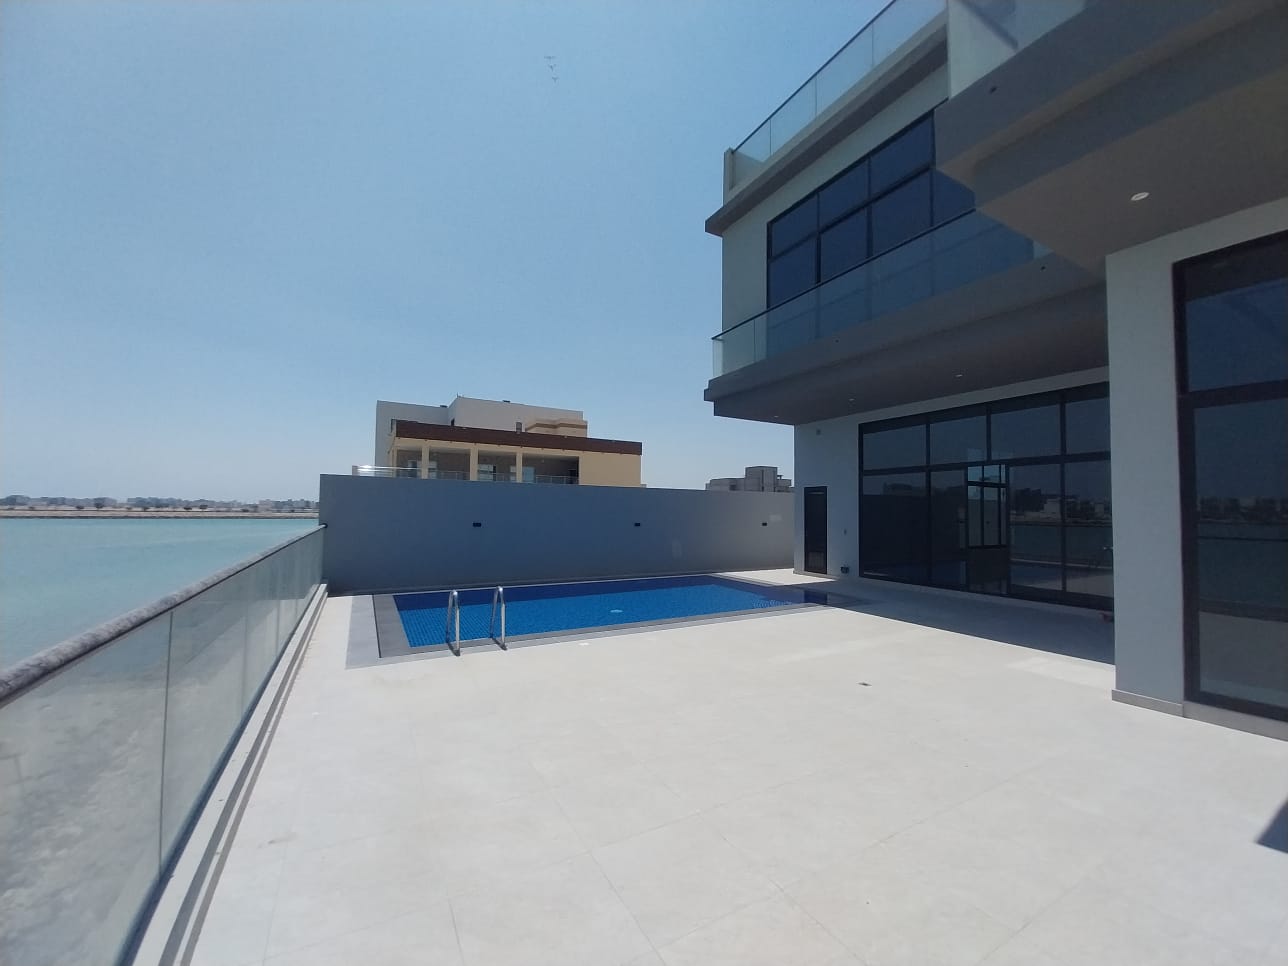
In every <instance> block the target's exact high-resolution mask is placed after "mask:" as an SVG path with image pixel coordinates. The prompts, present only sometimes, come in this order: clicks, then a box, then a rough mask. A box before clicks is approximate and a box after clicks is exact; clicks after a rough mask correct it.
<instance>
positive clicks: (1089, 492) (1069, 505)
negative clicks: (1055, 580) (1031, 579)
mask: <svg viewBox="0 0 1288 966" xmlns="http://www.w3.org/2000/svg"><path fill="white" fill-rule="evenodd" d="M1064 519H1065V543H1066V547H1065V588H1066V590H1068V592H1069V593H1071V594H1086V595H1092V596H1096V597H1112V596H1113V593H1114V566H1113V563H1114V558H1113V499H1112V497H1111V494H1110V489H1109V463H1108V461H1104V462H1101V461H1096V462H1089V463H1066V464H1065V465H1064Z"/></svg>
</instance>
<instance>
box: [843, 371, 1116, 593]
mask: <svg viewBox="0 0 1288 966" xmlns="http://www.w3.org/2000/svg"><path fill="white" fill-rule="evenodd" d="M1099 395H1104V396H1105V397H1108V395H1109V384H1108V383H1091V384H1086V385H1081V386H1073V387H1069V388H1066V389H1059V390H1053V391H1047V392H1041V393H1031V394H1028V395H1024V396H1011V397H1006V398H1003V399H995V400H990V401H988V402H986V403H975V404H972V405H968V406H955V407H952V408H950V409H939V410H932V411H930V412H925V413H917V414H913V415H910V416H900V417H896V418H893V419H885V420H878V421H875V422H870V423H863V424H861V425H860V426H859V427H858V437H859V440H858V444H859V445H858V474H859V487H858V489H859V493H858V499H859V563H858V572H859V576H861V577H866V578H869V579H872V580H890V581H893V582H896V583H907V584H915V585H918V586H926V587H944V586H947V585H945V584H943V583H936V582H935V581H934V563H935V557H934V549H935V548H934V543H933V527H932V525H931V524H930V523H929V522H928V523H927V525H926V532H925V533H924V534H923V535H922V537H923V540H924V559H925V560H926V573H925V575H923V578H922V579H918V580H905V579H902V578H897V577H889V576H883V575H880V574H872V573H869V572H868V571H867V568H866V566H865V563H864V554H863V540H864V537H863V532H864V527H863V510H862V499H863V481H864V478H865V477H867V476H884V475H888V474H894V473H903V474H913V473H923V474H924V478H925V484H924V492H925V494H926V499H927V501H928V503H927V512H926V519H927V521H929V520H930V519H931V514H932V513H933V506H932V505H931V504H930V503H929V501H930V500H931V499H932V487H931V479H932V475H933V474H934V473H938V472H943V471H955V470H960V471H961V472H962V480H963V485H969V484H968V483H967V480H966V470H967V468H968V467H971V466H980V465H988V466H993V465H1000V466H1003V467H1006V468H1007V473H1008V476H1009V468H1010V467H1012V466H1037V465H1052V464H1057V465H1058V466H1059V468H1060V494H1061V497H1060V590H1058V591H1050V590H1043V589H1041V588H1034V587H1026V586H1023V585H1020V586H1013V585H1012V584H1011V583H1010V579H1009V575H1008V579H1007V582H1006V589H1005V591H1004V592H1003V593H1002V596H1006V597H1015V598H1022V599H1026V600H1035V601H1042V602H1047V603H1060V604H1068V605H1072V606H1075V607H1086V608H1090V609H1095V610H1101V611H1112V610H1113V606H1114V601H1113V598H1112V597H1104V596H1101V595H1098V594H1085V593H1079V592H1076V591H1070V590H1069V589H1068V568H1069V547H1068V533H1067V531H1068V526H1069V518H1068V513H1067V509H1068V508H1067V506H1066V505H1065V504H1066V500H1065V495H1064V494H1065V467H1066V466H1068V465H1070V464H1074V463H1101V462H1103V463H1109V464H1111V465H1112V458H1111V455H1110V451H1109V450H1108V449H1105V450H1093V451H1088V452H1083V453H1069V452H1067V440H1066V432H1065V406H1066V405H1067V404H1068V403H1069V402H1077V401H1079V400H1082V399H1087V398H1092V397H1096V396H1099ZM1026 401H1030V402H1031V404H1032V405H1033V406H1035V407H1037V406H1046V405H1050V404H1051V403H1052V402H1053V401H1054V402H1056V403H1057V404H1058V410H1059V412H1058V429H1059V436H1060V445H1059V449H1058V450H1057V451H1056V452H1055V453H1051V454H1044V455H1040V456H1024V457H1016V458H1014V459H994V458H993V457H992V455H991V454H992V451H993V426H992V422H993V420H992V417H993V413H994V411H995V410H996V411H999V412H1003V411H1008V410H1014V409H1016V408H1024V403H1025V402H1026ZM980 412H983V413H984V414H985V415H986V417H987V418H986V419H985V423H984V425H985V439H984V444H985V450H984V456H983V458H981V459H979V460H954V461H950V462H932V461H931V455H932V454H931V449H930V427H931V424H932V423H937V422H943V421H946V420H951V419H954V418H959V417H961V416H969V415H976V414H978V413H980ZM914 425H921V427H922V429H923V432H924V433H925V440H924V443H923V449H924V452H925V454H926V462H924V463H921V464H919V465H905V466H882V467H880V468H873V469H866V468H865V467H864V444H865V437H866V436H867V435H868V434H869V433H877V432H881V431H883V430H887V429H896V428H906V427H908V426H914ZM1008 496H1009V494H1008ZM1111 500H1112V494H1111ZM1008 519H1009V516H1008ZM1112 526H1113V524H1112V518H1111V521H1110V527H1111V528H1112ZM1110 560H1111V561H1112V549H1111V550H1110ZM952 589H955V590H960V591H962V592H963V593H979V594H986V596H998V595H997V594H993V593H988V592H985V591H977V590H970V589H969V587H966V586H962V587H953V588H952Z"/></svg>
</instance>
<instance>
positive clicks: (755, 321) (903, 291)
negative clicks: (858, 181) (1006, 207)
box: [712, 211, 1035, 376]
mask: <svg viewBox="0 0 1288 966" xmlns="http://www.w3.org/2000/svg"><path fill="white" fill-rule="evenodd" d="M1034 257H1035V248H1034V245H1033V242H1032V241H1030V240H1029V239H1027V238H1025V237H1024V236H1023V235H1018V234H1016V233H1015V232H1013V231H1011V229H1009V228H1007V227H1005V226H1003V225H999V224H998V223H997V222H995V221H993V219H991V218H989V217H988V216H987V215H983V214H980V213H979V212H978V211H971V212H968V213H967V214H964V215H961V216H959V217H957V218H954V219H953V220H952V221H949V222H945V223H944V224H942V225H940V226H939V227H938V228H934V229H932V230H930V231H928V232H926V233H925V234H923V235H919V236H918V237H916V238H914V239H913V240H912V241H910V242H907V243H905V244H903V245H900V246H899V247H898V248H895V249H892V250H891V251H888V252H886V253H885V254H884V255H880V256H878V257H877V258H874V259H872V260H871V261H868V262H864V263H863V264H862V265H859V266H858V267H856V268H852V269H850V270H849V271H848V272H845V273H844V274H842V275H838V276H836V277H835V278H833V279H830V280H829V281H826V282H824V283H822V284H821V285H816V286H815V287H814V288H812V289H810V290H809V291H808V292H805V293H803V294H801V295H798V296H796V298H794V299H791V300H789V301H787V302H784V303H782V304H781V305H777V306H775V307H774V308H772V309H769V310H768V311H767V312H762V313H760V314H759V315H756V316H753V317H752V318H750V319H747V320H746V321H745V322H740V323H739V324H738V325H736V326H734V327H733V328H731V329H726V330H725V331H724V332H721V333H720V334H719V335H717V336H715V338H714V339H712V346H713V348H714V363H715V367H714V368H715V374H716V375H717V376H722V375H725V374H726V373H730V372H733V371H735V370H737V369H741V368H743V367H744V366H749V365H751V364H752V363H753V362H760V361H761V360H762V359H767V358H769V357H770V356H773V355H777V354H778V353H780V352H786V351H787V350H788V349H794V348H796V347H797V346H802V345H806V344H807V343H810V342H813V341H815V340H816V339H822V338H824V337H825V336H828V335H831V334H832V333H834V332H839V331H841V330H842V329H848V328H849V327H850V326H852V325H858V324H860V323H863V322H866V321H868V320H869V319H874V318H877V317H878V316H881V315H884V314H886V313H887V312H894V311H896V310H897V309H902V308H906V307H907V306H909V305H912V304H914V303H916V302H920V301H921V300H923V299H927V298H930V297H931V296H932V295H939V294H940V293H942V292H947V291H951V290H952V289H955V288H958V287H960V286H962V285H966V284H968V283H970V282H974V281H976V280H978V279H981V278H984V277H985V276H988V275H993V274H995V273H997V272H1000V271H1003V270H1005V269H1008V268H1011V267H1013V266H1015V265H1020V264H1022V263H1024V262H1027V261H1031V260H1032V259H1033V258H1034Z"/></svg>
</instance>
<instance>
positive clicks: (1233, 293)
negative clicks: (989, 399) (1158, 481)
mask: <svg viewBox="0 0 1288 966" xmlns="http://www.w3.org/2000/svg"><path fill="white" fill-rule="evenodd" d="M1178 274H1179V276H1180V282H1181V291H1182V294H1183V299H1184V301H1183V304H1182V306H1181V309H1180V312H1181V320H1180V321H1181V332H1180V336H1179V339H1180V342H1181V346H1182V348H1183V352H1182V359H1183V362H1184V369H1183V371H1182V378H1181V382H1182V385H1183V386H1184V387H1185V389H1186V391H1185V392H1183V393H1182V394H1181V432H1182V438H1183V440H1188V451H1189V457H1190V463H1189V465H1188V467H1186V469H1187V470H1188V477H1187V483H1186V486H1187V490H1188V492H1187V493H1186V501H1187V503H1188V508H1189V511H1190V516H1189V520H1188V522H1187V526H1186V532H1185V537H1184V538H1185V541H1186V548H1187V557H1186V560H1187V566H1188V568H1189V573H1190V578H1191V579H1190V586H1191V587H1192V588H1193V590H1194V594H1193V596H1192V597H1190V598H1188V599H1187V602H1186V607H1187V620H1188V622H1189V627H1188V632H1189V634H1190V636H1191V641H1192V645H1193V648H1194V650H1193V652H1192V654H1191V659H1190V664H1189V666H1188V668H1187V675H1188V690H1189V692H1190V694H1191V696H1192V697H1196V698H1197V699H1199V700H1203V701H1209V702H1212V703H1216V704H1221V705H1224V706H1227V707H1232V708H1235V709H1238V710H1246V711H1251V712H1253V713H1257V714H1268V715H1273V716H1275V717H1280V718H1284V719H1286V720H1288V447H1286V446H1285V440H1288V391H1286V390H1285V387H1284V383H1283V382H1282V380H1284V379H1285V378H1288V235H1281V236H1278V237H1276V238H1272V239H1269V240H1267V241H1264V242H1261V243H1257V244H1253V245H1250V246H1241V247H1238V248H1235V249H1230V250H1227V251H1223V252H1217V253H1214V254H1213V255H1210V256H1205V257H1203V258H1200V259H1196V260H1193V261H1191V262H1189V263H1187V264H1186V265H1184V266H1182V267H1179V268H1178Z"/></svg>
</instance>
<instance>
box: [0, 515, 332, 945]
mask: <svg viewBox="0 0 1288 966" xmlns="http://www.w3.org/2000/svg"><path fill="white" fill-rule="evenodd" d="M323 532H324V531H323V530H322V529H321V528H319V529H317V530H312V531H310V532H309V533H307V534H304V535H303V536H301V537H297V538H295V539H293V540H291V541H288V542H286V543H283V544H281V545H280V546H278V547H275V548H274V549H272V550H269V551H267V552H265V553H263V554H261V555H259V556H258V557H254V558H252V559H251V560H248V561H245V562H243V563H240V564H237V565H236V566H234V567H230V568H228V569H227V570H224V571H221V572H220V573H217V574H214V575H212V576H211V577H209V578H207V579H206V580H203V581H201V582H200V583H198V584H195V585H193V586H192V587H189V588H187V589H185V590H183V591H180V592H179V593H177V594H172V595H170V596H169V597H166V598H163V599H162V600H159V601H157V602H156V603H154V604H151V605H149V606H147V607H144V608H141V609H139V610H137V611H133V612H132V613H130V614H127V615H125V616H124V617H121V618H119V619H118V620H115V621H111V622H109V623H107V624H104V625H102V626H101V627H98V628H95V629H94V630H92V631H89V632H87V633H85V634H82V635H80V636H79V637H75V638H72V639H71V640H68V641H65V642H63V643H62V644H58V645H55V646H54V647H51V648H49V649H47V650H45V651H42V652H41V653H39V654H36V655H34V656H33V657H31V658H28V659H27V660H26V661H23V662H21V663H19V664H16V665H13V666H12V667H9V668H5V669H3V670H0V963H13V964H19V963H24V964H26V963H31V964H37V963H102V964H110V963H115V962H120V961H121V960H122V958H123V957H124V956H125V955H127V953H128V950H129V948H130V945H131V943H132V941H133V938H134V936H135V933H136V930H137V929H138V928H139V926H140V925H141V922H142V919H143V917H144V916H145V912H146V910H147V909H148V908H149V907H150V902H151V900H152V897H153V895H154V892H155V891H156V890H157V889H158V888H159V886H160V884H161V883H163V882H164V880H165V877H166V875H167V872H168V867H169V865H170V862H171V861H172V859H173V858H174V856H175V855H176V854H177V852H178V851H179V849H180V848H181V847H182V844H183V842H184V840H185V838H186V837H187V834H188V831H189V828H190V825H191V823H192V821H193V820H194V818H195V816H196V815H197V813H198V812H199V811H200V810H201V807H202V806H203V804H204V802H205V799H206V796H207V794H208V790H209V788H210V787H211V785H212V783H213V781H214V779H215V777H216V776H217V775H218V773H219V771H220V769H221V768H222V767H223V763H224V760H225V757H226V756H227V754H228V752H229V750H230V749H231V748H232V746H233V744H234V743H235V741H236V739H237V736H238V735H239V734H240V732H241V729H242V727H243V725H244V723H245V721H246V718H247V716H248V714H249V712H250V710H251V709H252V708H253V707H254V705H255V702H256V700H257V699H258V697H259V694H260V692H261V690H262V689H263V687H264V684H265V682H266V681H267V680H268V678H269V676H270V675H271V674H272V672H273V668H274V667H275V665H276V663H277V660H278V658H279V657H280V656H281V654H282V651H283V649H284V648H285V646H286V643H287V642H288V641H289V640H290V638H291V635H292V634H293V633H294V631H295V629H296V626H297V625H298V624H299V622H300V619H301V618H302V617H303V615H304V613H305V611H306V609H307V607H308V604H309V601H310V600H311V598H312V597H313V595H314V593H315V592H316V590H317V588H318V586H319V584H320V583H321V580H322V535H323Z"/></svg>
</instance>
